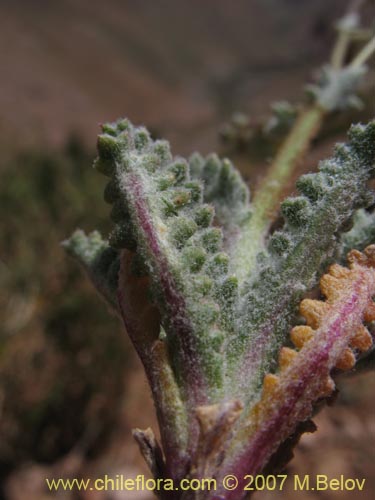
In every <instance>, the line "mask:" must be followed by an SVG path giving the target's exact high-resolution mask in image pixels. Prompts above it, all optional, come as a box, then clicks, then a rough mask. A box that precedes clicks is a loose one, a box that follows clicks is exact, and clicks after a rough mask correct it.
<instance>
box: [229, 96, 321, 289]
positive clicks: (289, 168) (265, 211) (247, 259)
mask: <svg viewBox="0 0 375 500" xmlns="http://www.w3.org/2000/svg"><path fill="white" fill-rule="evenodd" d="M325 114H326V111H325V110H324V109H323V108H321V107H320V106H318V105H314V106H312V107H310V108H308V109H306V110H304V111H303V112H302V113H301V114H300V116H299V118H298V119H297V120H296V123H295V124H294V126H293V128H292V130H291V131H290V133H289V135H288V136H287V138H286V139H285V141H284V143H283V145H282V146H281V149H280V150H279V152H278V154H277V155H276V157H275V159H274V161H273V163H272V165H271V168H270V169H269V171H268V173H267V175H266V177H265V178H264V179H263V182H262V184H261V186H260V187H259V189H258V190H257V192H256V194H255V197H254V199H253V215H252V218H251V219H250V221H249V224H248V226H247V228H244V231H243V235H242V237H241V239H240V241H239V243H238V246H237V252H236V255H235V266H236V269H235V270H234V271H235V273H236V275H237V277H238V279H239V281H240V282H241V281H242V280H243V279H244V278H245V277H246V276H247V275H248V273H249V271H250V269H252V268H253V266H254V264H255V257H256V255H257V253H258V252H259V251H260V250H261V249H262V247H263V244H264V236H265V234H266V232H267V230H268V229H269V226H270V224H271V222H272V219H273V217H274V215H275V213H276V211H277V209H278V207H279V203H280V198H281V196H282V194H283V191H284V190H285V184H286V183H287V182H288V179H290V178H291V176H292V175H293V173H294V171H295V169H296V168H297V166H298V164H299V161H300V159H301V157H302V156H303V155H304V153H305V152H306V151H307V149H308V148H309V146H310V144H311V141H312V140H313V139H314V137H315V136H316V134H317V132H318V130H319V129H320V126H321V124H322V121H323V118H324V116H325Z"/></svg>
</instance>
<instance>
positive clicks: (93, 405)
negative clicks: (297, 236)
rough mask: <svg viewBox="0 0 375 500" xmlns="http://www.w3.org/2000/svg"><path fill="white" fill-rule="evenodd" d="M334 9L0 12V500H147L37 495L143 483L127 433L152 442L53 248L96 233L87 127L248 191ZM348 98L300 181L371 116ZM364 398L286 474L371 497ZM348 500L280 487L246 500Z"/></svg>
mask: <svg viewBox="0 0 375 500" xmlns="http://www.w3.org/2000/svg"><path fill="white" fill-rule="evenodd" d="M368 3H369V4H372V2H368ZM346 7H347V2H346V1H344V0H330V1H327V0H252V1H249V0H235V1H234V0H205V1H204V2H203V1H201V0H188V1H187V0H157V1H150V0H137V1H136V0H133V1H131V0H106V1H105V2H104V1H99V0H0V19H1V30H0V147H1V155H0V211H1V212H0V213H1V217H0V320H1V321H0V499H6V500H21V499H22V500H23V499H24V498H28V499H30V500H37V499H38V500H39V499H50V498H54V497H58V498H64V499H65V498H66V499H77V498H78V499H86V500H107V499H108V500H109V499H126V500H128V499H129V500H131V499H133V498H134V499H139V500H148V499H150V494H147V493H145V492H132V493H130V492H106V493H105V492H100V493H99V492H93V491H87V492H81V493H79V494H78V493H77V491H75V492H74V493H73V492H71V493H69V492H63V491H60V492H59V493H58V494H57V493H55V494H53V493H51V492H49V491H48V490H47V489H46V484H45V478H46V477H56V478H58V477H101V476H103V475H104V474H108V475H109V476H111V477H115V475H116V474H123V475H124V476H126V477H134V476H136V475H137V474H139V473H145V474H148V472H147V470H146V469H145V466H144V465H143V462H142V460H141V458H140V455H139V452H138V449H137V447H136V445H135V444H134V443H133V441H132V438H131V428H133V427H141V428H144V427H148V426H152V427H153V428H154V429H156V423H155V416H154V411H153V406H152V402H151V399H150V394H149V390H148V388H147V385H146V381H145V378H144V376H143V373H142V370H141V367H140V364H139V362H138V361H137V359H136V357H135V355H134V352H133V350H132V347H131V345H130V342H129V341H128V339H127V338H126V334H125V332H124V331H123V330H122V328H121V326H120V325H119V323H118V322H117V320H116V319H115V318H113V317H111V316H110V314H109V313H108V311H107V310H106V307H105V305H104V304H103V303H102V302H101V301H100V300H99V299H98V298H97V297H96V295H95V293H94V291H93V289H92V287H91V286H90V284H89V283H88V280H87V279H86V278H85V276H84V275H83V274H82V273H81V271H80V269H78V267H77V265H76V264H75V263H74V262H72V261H70V260H69V258H67V257H66V256H65V255H64V253H63V251H62V249H61V247H60V245H59V243H60V242H61V241H62V240H63V239H64V238H66V237H67V236H68V235H69V234H70V233H71V232H72V231H73V230H74V229H75V228H76V227H81V228H83V229H85V230H86V231H90V230H93V229H95V228H97V229H99V230H101V231H103V233H104V234H106V233H107V231H108V229H109V220H108V217H107V213H108V209H107V207H106V205H105V203H104V201H103V200H102V190H103V186H104V184H103V179H102V178H101V177H100V175H97V174H96V173H95V172H93V171H92V169H91V164H92V161H93V159H94V157H95V142H96V135H97V133H98V131H99V124H100V123H101V122H106V121H111V120H114V119H116V118H118V117H121V116H126V117H128V118H130V119H131V120H132V121H133V122H134V123H136V124H145V125H146V126H147V127H148V128H149V129H150V130H151V131H152V133H153V134H154V136H155V137H164V138H166V139H168V140H169V141H170V142H171V143H172V148H173V151H174V153H178V154H190V153H191V152H192V151H194V150H198V151H200V152H202V153H208V152H211V151H213V150H215V151H218V152H220V153H221V154H225V155H227V156H229V157H231V158H232V159H234V160H235V162H236V164H237V165H238V166H239V168H240V169H241V171H242V172H243V174H244V175H245V177H246V178H247V179H248V180H249V182H250V184H251V186H254V185H256V183H257V181H258V179H259V178H260V177H261V176H262V172H263V171H264V168H265V167H266V166H267V163H268V162H269V158H270V157H271V156H272V153H273V149H272V147H273V146H272V144H271V143H268V142H267V140H261V141H260V146H259V141H258V142H257V141H256V140H255V139H256V138H257V137H258V135H257V133H258V132H259V130H260V127H261V124H263V123H267V120H269V119H270V117H271V111H270V103H272V102H275V101H280V100H285V99H286V100H289V101H291V102H292V103H297V102H298V101H301V100H303V87H304V85H305V83H308V82H311V80H312V77H313V74H314V71H315V70H316V69H317V68H319V66H321V64H322V63H324V62H325V61H327V60H329V56H330V50H331V47H332V44H333V42H334V39H335V32H334V28H333V25H334V21H335V20H337V18H338V17H340V16H341V15H342V14H343V13H344V11H345V9H346ZM372 7H374V6H373V5H372ZM366 12H367V11H366ZM372 14H373V12H372V11H371V5H370V7H369V10H368V14H366V15H367V16H368V15H372ZM369 76H370V78H372V82H373V81H374V73H373V72H372V73H371V72H370V75H369ZM362 92H363V99H364V101H365V103H366V106H365V108H364V110H362V111H360V112H356V113H347V114H343V115H335V116H333V117H331V118H330V119H329V120H328V121H327V124H326V126H325V127H324V128H323V131H322V133H321V134H320V136H319V137H318V138H317V140H316V141H315V144H314V150H313V152H312V153H311V154H310V155H309V157H308V158H307V159H306V161H305V162H304V164H303V165H302V166H301V171H302V169H303V170H309V169H312V168H314V167H315V166H316V163H317V160H318V159H319V158H322V157H324V156H325V155H327V154H328V153H329V151H330V150H331V148H332V143H333V142H334V141H335V140H340V139H342V138H343V137H344V135H345V130H346V129H347V126H348V124H349V123H350V122H351V121H353V120H354V121H358V120H367V119H369V117H370V116H371V115H374V111H375V110H374V102H373V101H374V99H373V88H372V90H371V87H370V86H367V87H366V85H365V86H364V88H363V90H362ZM239 113H240V114H239ZM234 114H235V115H234ZM233 115H234V116H233ZM257 131H258V132H257ZM254 137H255V139H254ZM275 141H276V142H277V137H276V138H275ZM257 145H258V146H259V147H257ZM374 389H375V377H374V374H368V375H367V376H366V378H364V377H363V375H358V376H354V377H351V378H347V379H344V380H342V381H341V384H340V394H339V396H338V398H337V401H336V404H335V407H334V408H326V409H325V410H324V411H323V412H322V413H320V415H319V416H318V417H317V418H316V423H317V425H318V428H319V432H318V433H316V434H313V435H305V436H304V437H303V438H302V440H301V442H300V444H299V446H298V448H297V450H296V458H295V460H294V461H293V462H292V463H291V464H290V465H289V466H288V469H287V472H288V473H289V474H297V473H298V474H308V473H309V474H312V475H315V474H328V475H329V476H331V477H337V476H339V475H340V474H345V475H346V476H348V477H354V478H366V487H365V490H364V491H363V492H356V493H355V494H356V496H357V497H359V498H360V499H361V500H367V499H371V498H372V499H373V498H374V496H373V492H374V491H375V477H374V476H375V470H374V469H375V466H374V464H375V446H374V445H375V418H374V417H375V410H374V405H373V394H374ZM352 495H353V493H351V492H320V493H319V492H309V493H307V492H304V493H303V492H300V493H295V492H292V491H291V488H289V487H287V488H285V490H284V492H273V493H272V494H271V493H264V492H263V493H257V498H259V499H263V500H266V499H267V500H268V499H270V500H271V498H276V497H281V496H283V497H284V498H294V497H295V498H299V499H300V498H301V499H303V498H304V497H309V498H310V499H313V498H314V497H318V496H320V497H325V498H331V497H332V498H333V497H334V498H339V497H340V499H349V498H350V497H351V496H352Z"/></svg>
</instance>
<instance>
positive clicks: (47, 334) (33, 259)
mask: <svg viewBox="0 0 375 500" xmlns="http://www.w3.org/2000/svg"><path fill="white" fill-rule="evenodd" d="M93 156H94V155H93V154H89V153H88V152H87V151H85V149H84V148H83V147H82V145H81V143H80V141H79V140H78V139H77V138H74V137H73V138H71V139H70V140H69V141H68V143H67V145H66V147H65V148H64V149H63V151H60V152H56V151H50V152H39V151H31V152H26V153H23V154H20V155H19V156H18V157H17V158H14V159H13V160H10V161H8V163H7V164H4V165H2V166H1V167H0V209H1V214H2V216H1V217H0V316H1V322H0V415H1V418H0V477H1V476H2V475H4V474H6V472H7V471H8V470H10V469H11V468H12V467H13V466H14V465H15V464H19V463H20V462H22V461H23V460H26V459H27V460H36V461H42V462H50V461H53V460H56V459H57V458H58V457H59V456H61V455H62V454H64V453H66V452H67V451H68V450H69V449H71V448H72V446H74V445H75V444H77V443H79V442H80V440H83V441H84V442H85V443H87V449H88V451H89V452H91V453H95V452H96V451H97V450H98V449H99V448H100V446H101V444H103V443H104V442H105V439H106V437H108V435H109V431H110V429H111V427H113V423H114V421H115V419H116V415H117V411H118V408H119V404H120V403H121V400H122V398H121V395H122V392H123V380H124V370H126V364H127V356H126V347H125V345H124V337H125V336H124V335H123V334H122V332H121V331H120V328H119V325H118V322H117V321H116V319H115V318H112V319H111V317H110V316H109V315H108V311H107V310H106V306H105V305H104V304H103V303H101V302H100V299H99V298H98V297H95V295H93V294H92V291H91V288H90V287H89V286H88V284H87V282H86V281H85V280H84V279H83V277H82V272H81V271H80V269H79V268H78V266H77V264H76V263H75V262H73V261H71V260H70V259H69V258H68V257H67V256H66V255H65V254H64V251H63V249H62V248H61V246H60V242H61V240H63V239H64V238H65V237H67V236H68V235H69V234H70V233H71V231H72V230H74V229H75V228H76V227H82V228H84V229H86V230H91V229H93V228H94V227H98V225H99V228H100V229H102V230H104V232H105V231H106V222H105V220H106V212H107V209H106V206H105V203H104V202H103V201H102V199H101V195H100V193H101V191H102V186H101V179H100V176H97V175H93V172H92V171H91V168H90V165H91V163H92V160H93ZM83 193H84V195H83Z"/></svg>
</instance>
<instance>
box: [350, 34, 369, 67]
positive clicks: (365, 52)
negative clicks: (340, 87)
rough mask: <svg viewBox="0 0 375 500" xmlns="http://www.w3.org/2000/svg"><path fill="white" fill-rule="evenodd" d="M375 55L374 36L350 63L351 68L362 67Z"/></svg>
mask: <svg viewBox="0 0 375 500" xmlns="http://www.w3.org/2000/svg"><path fill="white" fill-rule="evenodd" d="M374 53H375V36H374V37H372V38H371V40H370V41H369V42H368V43H367V44H366V45H365V46H364V47H363V49H362V50H361V51H360V53H359V54H358V55H357V56H356V57H355V58H354V59H353V61H352V62H351V63H350V67H351V68H358V67H359V66H363V65H364V64H365V63H366V62H367V61H368V59H370V57H371V56H372V55H373V54H374Z"/></svg>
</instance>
